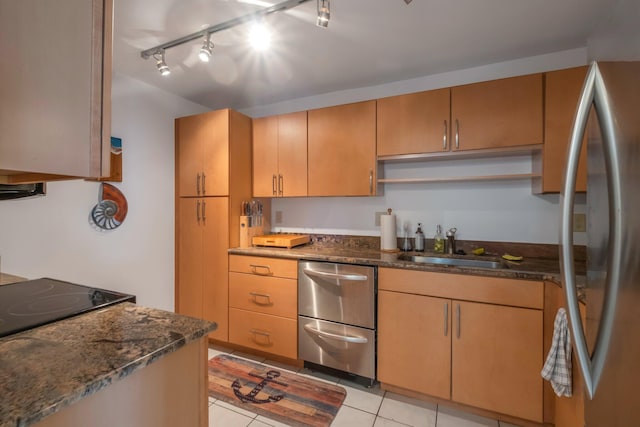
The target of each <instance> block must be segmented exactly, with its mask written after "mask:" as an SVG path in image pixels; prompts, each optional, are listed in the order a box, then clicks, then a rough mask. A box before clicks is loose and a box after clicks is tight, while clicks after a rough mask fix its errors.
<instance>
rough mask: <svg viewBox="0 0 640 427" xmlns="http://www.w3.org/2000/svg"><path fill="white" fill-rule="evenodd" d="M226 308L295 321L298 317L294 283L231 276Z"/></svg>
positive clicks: (267, 278)
mask: <svg viewBox="0 0 640 427" xmlns="http://www.w3.org/2000/svg"><path fill="white" fill-rule="evenodd" d="M229 307H234V308H241V309H243V310H249V311H256V312H259V313H264V314H272V315H275V316H281V317H289V318H291V319H295V318H296V316H297V315H298V282H296V281H295V280H293V279H283V278H281V277H261V276H256V275H254V274H244V273H234V272H231V273H229Z"/></svg>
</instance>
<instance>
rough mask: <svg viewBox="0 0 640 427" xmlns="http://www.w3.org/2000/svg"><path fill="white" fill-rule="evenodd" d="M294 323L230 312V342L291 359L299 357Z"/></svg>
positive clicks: (282, 319)
mask: <svg viewBox="0 0 640 427" xmlns="http://www.w3.org/2000/svg"><path fill="white" fill-rule="evenodd" d="M297 323H298V322H296V320H295V319H287V318H284V317H278V316H270V315H268V314H261V313H254V312H252V311H246V310H240V309H237V308H230V309H229V342H231V343H233V344H238V345H242V346H244V347H249V348H253V349H256V350H260V351H264V352H267V353H272V354H277V355H280V356H283V357H288V358H290V359H296V358H297V356H298V339H297V333H298V330H297Z"/></svg>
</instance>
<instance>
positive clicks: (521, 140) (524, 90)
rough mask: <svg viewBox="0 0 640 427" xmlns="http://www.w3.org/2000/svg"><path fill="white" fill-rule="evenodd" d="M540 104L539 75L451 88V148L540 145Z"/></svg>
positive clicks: (540, 85) (540, 87)
mask: <svg viewBox="0 0 640 427" xmlns="http://www.w3.org/2000/svg"><path fill="white" fill-rule="evenodd" d="M542 107H543V106H542V74H532V75H527V76H520V77H512V78H508V79H501V80H492V81H488V82H482V83H474V84H469V85H465V86H457V87H453V88H451V121H452V123H451V128H452V130H451V134H452V137H453V141H452V149H453V150H477V149H482V148H499V147H511V146H519V145H532V144H542V141H543V140H542V120H543V119H542ZM456 140H457V141H458V142H457V144H456Z"/></svg>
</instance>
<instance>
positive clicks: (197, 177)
mask: <svg viewBox="0 0 640 427" xmlns="http://www.w3.org/2000/svg"><path fill="white" fill-rule="evenodd" d="M196 194H197V195H198V196H199V195H200V172H198V174H197V175H196Z"/></svg>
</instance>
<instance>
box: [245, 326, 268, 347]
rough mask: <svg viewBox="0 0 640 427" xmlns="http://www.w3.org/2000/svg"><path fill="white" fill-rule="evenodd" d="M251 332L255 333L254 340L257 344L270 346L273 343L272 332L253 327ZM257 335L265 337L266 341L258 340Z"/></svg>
mask: <svg viewBox="0 0 640 427" xmlns="http://www.w3.org/2000/svg"><path fill="white" fill-rule="evenodd" d="M249 332H251V333H252V334H253V335H254V338H253V342H255V343H256V344H258V345H269V346H270V345H271V334H270V333H269V332H265V331H261V330H259V329H251V330H250V331H249ZM257 337H264V338H265V339H266V342H260V341H258V339H257Z"/></svg>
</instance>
